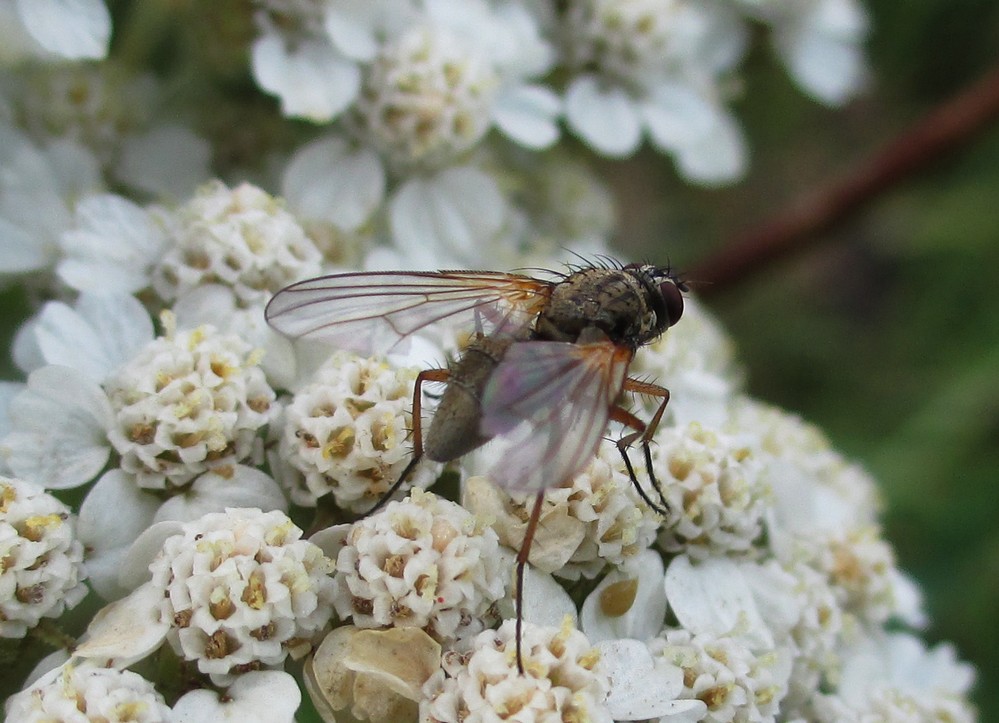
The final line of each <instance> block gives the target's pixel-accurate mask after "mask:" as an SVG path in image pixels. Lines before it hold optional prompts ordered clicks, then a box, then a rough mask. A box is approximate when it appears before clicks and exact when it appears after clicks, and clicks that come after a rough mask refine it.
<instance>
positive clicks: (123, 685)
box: [5, 663, 174, 723]
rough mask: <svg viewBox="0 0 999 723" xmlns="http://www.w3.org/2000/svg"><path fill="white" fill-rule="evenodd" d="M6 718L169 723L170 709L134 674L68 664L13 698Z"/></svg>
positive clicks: (28, 722)
mask: <svg viewBox="0 0 999 723" xmlns="http://www.w3.org/2000/svg"><path fill="white" fill-rule="evenodd" d="M6 713H7V716H6V718H5V720H8V721H17V722H18V723H46V722H47V721H80V722H81V723H83V722H84V721H131V722H134V723H168V722H169V721H172V720H174V717H173V713H171V711H170V708H169V706H167V704H166V701H164V699H163V696H162V695H160V694H159V693H158V692H157V691H156V689H155V688H154V687H153V684H152V683H150V682H149V681H148V680H146V679H145V678H143V677H142V676H140V675H139V674H137V673H133V672H132V671H130V670H117V669H115V668H104V667H98V666H95V665H93V664H88V663H85V664H82V665H74V664H72V663H67V664H66V665H63V666H61V667H59V668H56V669H55V670H52V671H49V672H48V673H46V674H45V675H43V676H42V677H41V678H39V679H38V680H36V681H35V682H34V683H33V684H32V685H31V686H30V687H28V688H27V689H25V690H23V691H21V692H20V693H18V694H17V695H14V696H11V698H10V699H8V701H7V706H6Z"/></svg>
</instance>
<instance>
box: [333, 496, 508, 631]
mask: <svg viewBox="0 0 999 723" xmlns="http://www.w3.org/2000/svg"><path fill="white" fill-rule="evenodd" d="M498 551H499V542H498V540H497V538H496V534H495V533H494V532H493V531H492V530H491V529H489V527H487V526H485V525H484V524H483V522H482V521H481V520H479V519H477V518H476V517H475V516H473V515H472V514H471V513H469V512H468V511H467V510H465V509H464V508H463V507H461V506H460V505H458V504H456V503H454V502H451V501H449V500H446V499H443V498H441V497H438V496H437V495H434V494H432V493H430V492H424V491H422V490H420V489H418V488H417V489H414V490H413V492H412V494H411V495H410V497H409V498H408V499H406V500H403V501H401V502H391V503H389V505H388V506H387V507H386V508H385V509H384V510H382V511H380V512H377V513H375V514H373V515H371V516H370V517H367V518H365V519H363V520H359V521H358V522H356V523H354V525H353V527H351V529H350V532H349V533H348V535H347V539H346V542H345V546H344V547H343V549H342V550H341V551H340V554H339V555H338V557H337V561H336V569H337V573H338V574H337V576H336V595H335V597H334V600H333V604H334V605H335V606H336V611H337V614H338V615H339V616H340V617H341V618H342V619H347V618H350V619H351V620H352V621H353V623H354V624H355V625H357V626H358V627H383V626H394V627H416V628H423V629H425V630H426V631H427V632H428V633H429V634H430V635H431V636H433V637H434V638H435V639H437V640H440V641H448V642H453V641H454V640H456V639H457V638H461V637H467V636H468V635H471V634H474V633H477V632H479V631H480V630H482V628H483V627H484V625H485V623H484V619H485V618H486V613H487V611H488V610H489V609H490V608H491V606H492V605H493V603H495V602H496V601H497V600H498V599H500V598H501V597H503V594H504V585H503V580H504V578H505V575H506V573H507V572H508V571H507V570H505V569H503V566H502V562H501V560H500V557H499V555H498Z"/></svg>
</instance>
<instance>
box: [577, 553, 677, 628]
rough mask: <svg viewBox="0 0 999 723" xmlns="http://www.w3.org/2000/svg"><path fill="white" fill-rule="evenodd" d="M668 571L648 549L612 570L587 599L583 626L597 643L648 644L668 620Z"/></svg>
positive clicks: (656, 554)
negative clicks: (621, 641)
mask: <svg viewBox="0 0 999 723" xmlns="http://www.w3.org/2000/svg"><path fill="white" fill-rule="evenodd" d="M664 580H665V569H664V568H663V561H662V558H661V557H660V556H659V553H657V552H655V551H653V550H645V551H643V552H641V553H639V554H638V555H636V556H635V557H634V558H632V559H631V560H629V561H628V562H626V563H625V564H624V565H623V566H622V567H621V568H620V569H618V570H612V571H611V572H610V573H608V574H607V576H606V577H604V579H603V580H601V581H600V584H599V585H597V586H596V587H595V588H594V589H593V592H591V593H590V594H589V595H587V596H586V600H584V601H583V608H582V611H581V613H580V623H581V625H580V627H581V628H582V630H583V632H584V633H586V636H587V637H588V638H589V639H590V640H592V641H593V642H595V643H599V642H602V641H608V640H621V639H632V640H642V641H647V640H651V639H652V638H654V637H655V636H656V635H658V634H659V633H660V631H661V630H662V627H663V621H664V619H665V617H666V591H665V589H664V587H663V583H664Z"/></svg>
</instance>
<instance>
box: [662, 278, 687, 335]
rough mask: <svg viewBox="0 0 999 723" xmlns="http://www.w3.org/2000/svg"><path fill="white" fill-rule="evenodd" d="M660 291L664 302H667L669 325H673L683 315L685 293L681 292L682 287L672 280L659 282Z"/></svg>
mask: <svg viewBox="0 0 999 723" xmlns="http://www.w3.org/2000/svg"><path fill="white" fill-rule="evenodd" d="M659 293H660V294H662V297H663V302H664V303H665V304H666V318H667V319H669V326H673V324H675V323H676V322H678V321H680V317H681V316H683V295H682V294H680V289H678V288H677V286H676V284H674V283H673V282H672V281H664V282H663V283H661V284H659Z"/></svg>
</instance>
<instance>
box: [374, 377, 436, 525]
mask: <svg viewBox="0 0 999 723" xmlns="http://www.w3.org/2000/svg"><path fill="white" fill-rule="evenodd" d="M450 376H451V372H450V371H449V370H448V369H425V370H423V371H422V372H420V373H419V374H417V375H416V384H415V385H414V387H413V415H412V416H413V458H412V459H411V460H409V464H407V465H406V469H404V470H403V471H402V474H401V475H399V479H397V480H396V481H395V482H393V483H392V486H391V487H389V489H388V491H387V492H386V493H385V494H384V495H382V498H381V499H380V500H378V502H377V503H376V504H375V506H374V507H372V508H371V509H370V510H368V511H367V512H365V513H364V515H362V516H363V517H367V516H368V515H370V514H372V513H375V512H377V511H378V510H380V509H381V508H382V507H383V506H384V505H385V503H387V502H388V501H389V500H390V499H392V495H394V494H395V493H396V492H398V491H399V488H400V487H402V485H403V483H404V482H405V481H406V478H407V477H409V475H410V474H412V472H413V470H414V469H416V465H417V464H419V463H420V460H421V459H423V416H422V411H421V408H422V404H423V403H422V399H423V389H422V387H423V383H424V382H446V381H447V380H448V378H449V377H450Z"/></svg>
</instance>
